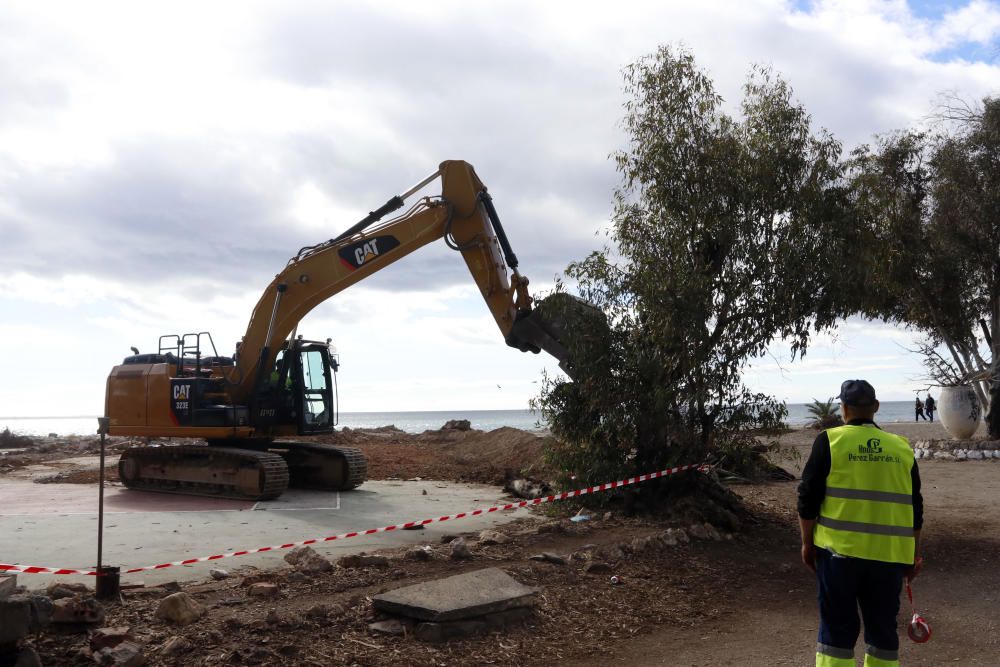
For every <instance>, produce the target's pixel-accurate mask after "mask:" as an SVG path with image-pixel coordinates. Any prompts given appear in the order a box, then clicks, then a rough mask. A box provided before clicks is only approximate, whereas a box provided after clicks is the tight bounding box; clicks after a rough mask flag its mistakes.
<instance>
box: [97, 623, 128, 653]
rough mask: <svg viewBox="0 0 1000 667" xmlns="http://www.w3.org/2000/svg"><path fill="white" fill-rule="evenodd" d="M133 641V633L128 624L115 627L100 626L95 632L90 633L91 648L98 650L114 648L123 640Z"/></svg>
mask: <svg viewBox="0 0 1000 667" xmlns="http://www.w3.org/2000/svg"><path fill="white" fill-rule="evenodd" d="M126 641H132V633H131V632H129V627H128V626H127V625H123V626H119V627H115V628H98V629H97V630H94V634H92V635H90V650H91V651H94V652H97V651H100V650H101V649H106V648H114V647H115V646H118V645H119V644H121V643H122V642H126Z"/></svg>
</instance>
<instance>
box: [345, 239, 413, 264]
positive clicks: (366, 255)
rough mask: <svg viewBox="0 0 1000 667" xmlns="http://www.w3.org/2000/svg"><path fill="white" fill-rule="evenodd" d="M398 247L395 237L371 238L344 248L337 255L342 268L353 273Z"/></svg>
mask: <svg viewBox="0 0 1000 667" xmlns="http://www.w3.org/2000/svg"><path fill="white" fill-rule="evenodd" d="M398 246H399V241H398V240H397V239H396V237H395V236H389V235H385V236H373V237H372V238H369V239H363V240H361V241H357V242H355V243H352V244H351V245H349V246H345V247H343V248H341V249H340V250H339V251H338V253H337V254H338V255H340V261H341V262H342V263H343V264H344V266H346V267H347V268H349V269H351V270H352V271H353V270H354V269H360V268H361V267H362V266H364V265H365V264H367V263H368V262H370V261H372V260H373V259H377V258H378V257H380V256H382V255H383V254H385V253H387V252H388V251H390V250H392V249H393V248H396V247H398Z"/></svg>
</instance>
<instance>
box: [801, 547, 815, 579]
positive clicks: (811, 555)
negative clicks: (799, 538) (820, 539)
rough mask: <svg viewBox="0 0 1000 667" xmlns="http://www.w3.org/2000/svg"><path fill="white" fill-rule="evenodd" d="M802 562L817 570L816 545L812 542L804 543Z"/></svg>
mask: <svg viewBox="0 0 1000 667" xmlns="http://www.w3.org/2000/svg"><path fill="white" fill-rule="evenodd" d="M802 564H803V565H805V566H806V567H808V568H809V569H810V570H812V571H813V573H815V572H816V547H815V546H813V545H811V544H803V545H802Z"/></svg>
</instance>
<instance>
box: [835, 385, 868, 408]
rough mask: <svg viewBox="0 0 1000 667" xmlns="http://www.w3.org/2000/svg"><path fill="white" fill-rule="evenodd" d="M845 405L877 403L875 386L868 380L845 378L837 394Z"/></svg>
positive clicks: (865, 405)
mask: <svg viewBox="0 0 1000 667" xmlns="http://www.w3.org/2000/svg"><path fill="white" fill-rule="evenodd" d="M837 398H839V399H840V402H841V403H843V404H844V405H854V406H858V407H867V406H869V405H874V404H875V387H873V386H871V385H870V384H869V383H868V381H867V380H844V383H843V384H841V385H840V395H839V396H837Z"/></svg>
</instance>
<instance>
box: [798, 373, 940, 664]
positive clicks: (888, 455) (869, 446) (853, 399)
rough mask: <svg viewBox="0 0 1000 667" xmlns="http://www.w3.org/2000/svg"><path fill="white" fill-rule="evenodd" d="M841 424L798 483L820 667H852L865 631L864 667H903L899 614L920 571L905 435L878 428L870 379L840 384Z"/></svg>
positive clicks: (915, 485) (919, 521) (827, 434)
mask: <svg viewBox="0 0 1000 667" xmlns="http://www.w3.org/2000/svg"><path fill="white" fill-rule="evenodd" d="M837 398H839V399H840V404H841V412H842V414H843V417H844V424H845V425H844V426H838V427H837V428H831V429H828V430H826V431H824V432H823V433H820V434H819V435H818V436H817V437H816V441H815V442H814V443H813V448H812V453H811V454H810V455H809V460H808V461H807V462H806V465H805V468H804V469H803V471H802V482H801V484H799V502H798V511H799V526H800V528H801V532H802V562H803V563H804V564H805V565H806V567H808V568H809V569H810V570H812V571H813V572H815V573H816V579H817V582H818V586H819V617H820V623H819V639H818V642H817V646H816V667H854V666H855V662H854V645H855V643H856V642H857V639H858V633H859V631H860V629H861V622H860V620H859V618H858V607H860V608H861V617H862V619H864V626H865V667H896V666H898V665H899V637H898V635H897V634H896V615H897V614H898V613H899V595H900V591H901V590H902V586H903V577H904V576H905V577H909V578H911V579H912V578H913V577H915V576H916V575H917V573H918V571H919V569H920V565H921V559H920V529H921V527H922V525H923V498H922V497H921V495H920V473H919V471H918V470H917V463H916V461H915V460H914V457H913V450H912V449H910V444H909V442H907V440H906V438H902V437H900V436H898V435H894V434H892V433H887V432H885V431H883V430H882V429H880V428H879V427H878V426H877V425H876V424H875V421H874V418H875V413H876V412H878V407H879V403H878V400H876V398H875V389H874V387H872V386H871V384H869V383H868V382H866V381H865V380H847V381H846V382H844V383H843V384H842V385H841V387H840V395H839V396H838V397H837Z"/></svg>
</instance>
